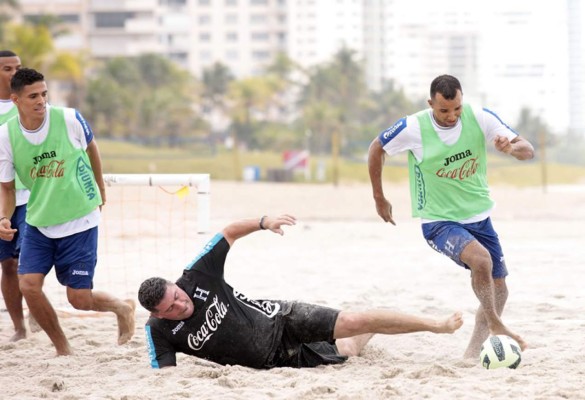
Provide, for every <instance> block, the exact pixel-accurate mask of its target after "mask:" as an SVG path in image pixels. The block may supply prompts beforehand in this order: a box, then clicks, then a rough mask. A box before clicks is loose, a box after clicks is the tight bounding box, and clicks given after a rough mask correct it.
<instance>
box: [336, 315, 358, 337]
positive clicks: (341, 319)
mask: <svg viewBox="0 0 585 400" xmlns="http://www.w3.org/2000/svg"><path fill="white" fill-rule="evenodd" d="M364 327H365V321H364V319H363V318H362V316H361V315H360V314H359V313H355V312H347V311H342V312H340V313H339V315H338V316H337V321H336V322H335V338H344V337H349V336H354V335H358V334H360V333H363V330H364Z"/></svg>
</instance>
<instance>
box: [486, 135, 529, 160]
mask: <svg viewBox="0 0 585 400" xmlns="http://www.w3.org/2000/svg"><path fill="white" fill-rule="evenodd" d="M494 146H495V147H496V150H498V151H499V152H502V153H505V154H509V155H511V156H512V157H514V158H516V159H517V160H521V161H522V160H531V159H532V158H534V147H533V146H532V144H531V143H530V142H529V141H528V140H526V139H524V138H523V137H521V136H516V137H515V138H513V139H512V140H510V139H509V138H507V137H506V136H496V138H495V139H494Z"/></svg>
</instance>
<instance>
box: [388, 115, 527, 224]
mask: <svg viewBox="0 0 585 400" xmlns="http://www.w3.org/2000/svg"><path fill="white" fill-rule="evenodd" d="M472 110H473V114H474V115H475V119H476V120H477V123H478V124H479V127H480V128H481V130H482V132H483V134H484V135H485V139H486V141H487V142H488V143H493V141H494V139H495V138H496V136H504V137H507V138H508V139H509V140H513V139H514V138H516V136H518V134H517V133H516V132H514V130H513V129H512V128H510V127H509V126H508V125H507V124H505V123H504V122H503V121H502V120H501V119H500V117H498V116H497V115H496V114H495V113H494V112H492V111H490V110H488V109H487V108H481V107H475V106H474V107H472ZM428 113H429V115H430V117H431V121H432V124H433V128H434V129H435V131H436V132H437V134H438V135H439V138H440V139H441V140H442V141H443V143H445V144H446V145H452V144H454V143H455V142H457V140H458V139H459V136H460V135H461V128H462V126H461V119H459V120H458V121H457V123H456V124H455V125H454V126H451V127H443V126H440V125H438V124H437V122H436V121H435V118H434V117H433V110H432V109H430V108H429V109H428ZM378 140H380V144H381V145H382V147H383V148H384V151H385V152H386V153H387V154H388V155H390V156H393V155H396V154H400V153H402V152H405V151H411V152H412V154H413V155H414V157H415V158H416V159H417V161H421V159H422V155H423V145H422V136H421V132H420V125H419V123H418V118H417V116H416V115H409V116H407V117H404V118H401V119H399V120H398V121H397V122H396V123H395V124H394V125H392V126H391V127H390V128H388V129H386V130H385V131H383V132H382V133H380V135H379V136H378ZM491 211H492V210H491V209H490V210H487V211H485V212H483V213H481V214H478V215H475V216H473V217H471V218H468V219H466V220H462V221H458V222H460V223H463V224H469V223H473V222H479V221H483V220H484V219H486V218H487V217H489V216H490V214H491ZM422 222H423V223H425V222H433V221H431V220H426V219H423V220H422Z"/></svg>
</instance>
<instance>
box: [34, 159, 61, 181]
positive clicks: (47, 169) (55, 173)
mask: <svg viewBox="0 0 585 400" xmlns="http://www.w3.org/2000/svg"><path fill="white" fill-rule="evenodd" d="M64 164H65V160H61V161H58V160H52V161H51V162H50V163H48V164H45V165H41V166H40V167H38V168H37V167H32V168H31V169H30V174H29V175H30V177H31V179H33V180H35V179H37V178H62V177H63V175H64V174H65V167H64Z"/></svg>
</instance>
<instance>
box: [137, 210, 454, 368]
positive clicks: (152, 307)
mask: <svg viewBox="0 0 585 400" xmlns="http://www.w3.org/2000/svg"><path fill="white" fill-rule="evenodd" d="M295 223H296V220H295V218H294V217H292V216H290V215H282V216H280V217H277V218H273V217H266V216H264V217H262V218H261V219H260V221H258V220H257V219H246V220H241V221H237V222H234V223H231V224H230V225H228V226H227V227H225V228H224V229H223V230H222V232H221V233H218V234H217V235H215V236H214V237H213V238H212V239H211V240H210V241H209V242H208V243H207V244H206V245H205V247H204V249H203V250H202V251H201V252H200V253H199V255H198V256H197V257H196V258H195V259H194V260H193V261H192V262H191V263H189V265H188V266H187V267H186V268H185V270H184V271H183V276H182V277H181V278H179V280H178V281H177V282H176V283H172V282H170V281H168V280H166V279H163V278H158V277H155V278H150V279H147V280H145V281H144V282H143V283H142V285H141V286H140V290H139V292H138V299H139V301H140V304H142V306H143V307H144V308H146V309H147V310H149V311H150V312H151V317H150V319H149V320H148V322H147V323H146V339H147V345H148V352H149V356H150V362H151V366H152V367H153V368H163V367H169V366H175V365H176V353H177V352H180V353H185V354H189V355H193V356H196V357H199V358H204V359H207V360H211V361H214V362H216V363H219V364H223V365H227V364H231V365H235V364H237V365H243V366H247V367H252V368H272V367H297V368H299V367H315V366H317V365H323V364H339V363H342V362H344V361H345V360H346V359H347V357H348V356H357V355H359V353H360V351H361V350H362V348H363V347H364V346H365V345H366V343H367V342H368V341H369V340H370V338H371V337H372V336H373V335H374V334H375V333H382V334H398V333H409V332H421V331H429V332H433V333H453V332H454V331H456V330H457V329H459V328H460V327H461V325H462V324H463V320H462V316H461V313H459V312H458V313H455V314H453V315H451V316H450V317H448V318H446V319H443V320H435V319H429V318H420V317H415V316H411V315H406V314H401V313H396V312H393V311H388V310H369V311H362V312H349V311H339V310H335V309H332V308H328V307H322V306H317V305H312V304H307V303H300V302H289V301H280V300H252V299H249V298H248V297H246V296H245V295H244V294H242V293H240V292H238V291H237V290H235V289H233V288H232V287H231V286H230V285H228V284H227V283H226V282H225V280H224V277H223V273H224V263H225V260H226V256H227V253H228V251H229V249H230V247H231V246H232V245H233V244H234V242H235V241H236V240H237V239H240V238H242V237H244V236H246V235H248V234H250V233H252V232H255V231H258V230H264V229H266V230H270V231H272V232H274V233H278V234H280V235H283V234H284V232H283V230H282V226H283V225H294V224H295Z"/></svg>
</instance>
